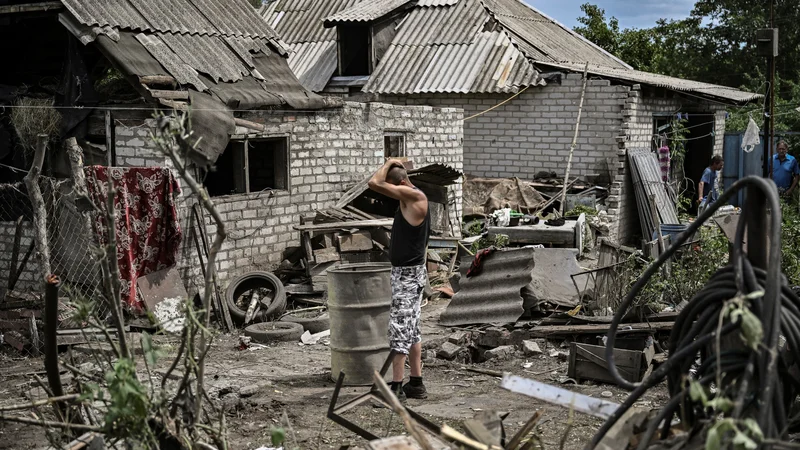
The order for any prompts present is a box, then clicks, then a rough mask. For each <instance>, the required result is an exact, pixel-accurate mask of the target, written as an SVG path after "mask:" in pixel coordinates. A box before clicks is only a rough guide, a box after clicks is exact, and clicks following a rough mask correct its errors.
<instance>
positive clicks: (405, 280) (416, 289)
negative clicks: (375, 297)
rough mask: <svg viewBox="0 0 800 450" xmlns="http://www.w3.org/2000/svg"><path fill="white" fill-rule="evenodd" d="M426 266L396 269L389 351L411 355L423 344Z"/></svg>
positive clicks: (390, 317)
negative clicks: (412, 348)
mask: <svg viewBox="0 0 800 450" xmlns="http://www.w3.org/2000/svg"><path fill="white" fill-rule="evenodd" d="M427 278H428V272H427V270H426V269H425V266H424V265H422V266H410V267H392V307H391V310H390V312H389V347H390V348H391V349H392V350H395V351H397V352H398V353H403V354H406V355H407V354H408V351H409V349H411V346H412V345H414V344H416V343H418V342H421V341H422V334H421V333H420V330H419V315H420V311H419V309H420V301H421V300H422V291H423V289H424V288H425V283H426V282H427Z"/></svg>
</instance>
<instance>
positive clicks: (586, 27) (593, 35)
mask: <svg viewBox="0 0 800 450" xmlns="http://www.w3.org/2000/svg"><path fill="white" fill-rule="evenodd" d="M581 11H583V14H584V16H583V17H579V18H578V22H580V23H581V24H583V26H580V27H575V31H577V32H578V33H580V34H581V35H583V37H585V38H586V39H589V40H590V41H592V42H594V43H595V44H597V45H599V46H600V47H601V48H603V49H604V50H606V51H607V52H609V53H611V54H613V55H615V56H616V55H617V53H618V52H619V43H620V38H621V33H620V31H619V21H618V20H617V18H616V17H611V18H610V19H609V20H608V21H606V11H605V10H604V9H602V8H600V7H599V6H597V5H592V4H590V3H584V4H583V5H581Z"/></svg>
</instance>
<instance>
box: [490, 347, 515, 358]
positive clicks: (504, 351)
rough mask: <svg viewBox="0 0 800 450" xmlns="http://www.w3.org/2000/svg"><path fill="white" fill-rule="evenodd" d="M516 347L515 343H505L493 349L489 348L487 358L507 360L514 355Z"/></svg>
mask: <svg viewBox="0 0 800 450" xmlns="http://www.w3.org/2000/svg"><path fill="white" fill-rule="evenodd" d="M515 352H516V349H515V348H514V346H513V345H503V346H500V347H497V348H493V349H491V350H487V351H486V353H485V354H484V355H485V357H486V359H487V360H491V359H496V360H501V361H502V360H505V359H509V358H511V357H512V356H514V353H515Z"/></svg>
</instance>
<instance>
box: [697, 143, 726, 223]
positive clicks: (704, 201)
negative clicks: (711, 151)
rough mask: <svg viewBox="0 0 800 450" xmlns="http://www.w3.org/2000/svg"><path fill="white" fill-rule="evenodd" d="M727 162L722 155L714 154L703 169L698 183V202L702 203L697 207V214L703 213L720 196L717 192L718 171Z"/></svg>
mask: <svg viewBox="0 0 800 450" xmlns="http://www.w3.org/2000/svg"><path fill="white" fill-rule="evenodd" d="M724 164H725V162H724V161H723V159H722V156H720V155H714V156H713V157H712V158H711V163H710V164H709V165H708V167H706V170H704V171H703V176H702V177H701V178H700V183H699V184H698V185H697V195H698V199H697V203H698V204H699V205H700V206H699V208H698V209H697V214H698V215H699V214H701V213H702V212H703V210H704V209H706V207H707V206H708V205H710V204H712V203H714V202H715V201H717V197H719V193H718V192H717V188H716V182H717V172H719V171H720V170H722V167H723V166H724Z"/></svg>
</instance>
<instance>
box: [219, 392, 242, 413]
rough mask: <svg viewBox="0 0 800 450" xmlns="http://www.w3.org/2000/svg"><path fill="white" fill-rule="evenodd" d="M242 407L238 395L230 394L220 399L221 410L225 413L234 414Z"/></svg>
mask: <svg viewBox="0 0 800 450" xmlns="http://www.w3.org/2000/svg"><path fill="white" fill-rule="evenodd" d="M241 407H242V399H241V398H240V397H239V394H236V393H234V392H231V393H230V394H226V395H225V396H224V397H222V409H223V410H225V411H226V412H234V411H236V410H238V409H240V408H241Z"/></svg>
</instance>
